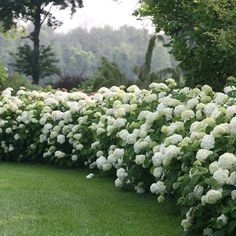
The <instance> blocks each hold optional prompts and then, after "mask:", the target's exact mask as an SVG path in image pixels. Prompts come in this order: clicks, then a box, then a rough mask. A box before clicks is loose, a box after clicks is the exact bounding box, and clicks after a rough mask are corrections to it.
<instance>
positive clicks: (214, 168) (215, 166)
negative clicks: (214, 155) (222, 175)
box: [209, 161, 220, 175]
mask: <svg viewBox="0 0 236 236" xmlns="http://www.w3.org/2000/svg"><path fill="white" fill-rule="evenodd" d="M219 169H220V167H219V165H218V162H217V161H214V162H212V163H211V164H210V165H209V170H210V173H211V174H212V175H213V174H214V173H215V172H216V171H217V170H219Z"/></svg>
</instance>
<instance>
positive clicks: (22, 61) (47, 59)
mask: <svg viewBox="0 0 236 236" xmlns="http://www.w3.org/2000/svg"><path fill="white" fill-rule="evenodd" d="M33 53H34V52H33V50H32V49H31V47H30V46H29V45H27V44H25V45H24V46H21V47H19V48H18V52H17V53H16V56H15V59H16V63H15V66H16V71H17V72H21V73H24V74H25V75H27V76H30V75H32V74H33V71H32V69H33V65H32V64H33V63H32V58H33ZM57 63H58V59H57V58H56V56H55V54H54V53H53V52H52V49H51V46H48V47H45V46H43V45H42V46H40V48H39V65H38V67H39V79H42V78H44V77H48V76H51V75H53V74H60V69H59V68H58V67H57V66H56V64H57Z"/></svg>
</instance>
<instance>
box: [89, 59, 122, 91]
mask: <svg viewBox="0 0 236 236" xmlns="http://www.w3.org/2000/svg"><path fill="white" fill-rule="evenodd" d="M93 80H94V81H95V82H94V86H93V91H96V90H98V89H99V88H101V87H111V86H114V85H115V86H121V85H125V84H126V78H125V75H124V74H122V73H121V72H120V69H119V67H118V66H117V65H116V64H115V63H112V62H109V61H108V60H107V59H106V58H105V57H101V65H100V66H99V67H98V70H97V72H96V73H95V75H94V77H93Z"/></svg>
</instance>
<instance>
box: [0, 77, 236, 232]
mask: <svg viewBox="0 0 236 236" xmlns="http://www.w3.org/2000/svg"><path fill="white" fill-rule="evenodd" d="M175 86H176V83H175V81H173V80H172V79H169V80H166V83H165V84H164V83H159V84H158V83H152V84H151V85H150V90H145V89H139V88H138V87H137V86H135V85H133V86H130V87H129V88H127V90H125V89H124V88H119V87H115V86H114V87H111V88H110V89H108V88H101V89H99V90H98V92H97V93H96V94H94V95H92V96H87V95H86V94H84V93H81V92H71V93H68V92H63V91H53V92H43V91H41V92H39V91H27V90H25V89H23V88H22V89H21V90H19V91H18V92H17V93H16V95H12V90H11V89H10V88H8V89H6V90H5V91H3V92H2V96H1V97H0V142H1V143H0V157H1V159H2V160H18V161H20V160H35V161H42V162H54V163H59V164H61V165H70V166H79V165H85V166H88V167H89V168H90V169H94V168H97V169H100V170H101V171H110V172H111V173H116V177H117V178H116V180H115V185H116V186H117V187H122V188H129V189H134V190H135V191H137V193H143V192H145V191H151V192H152V193H154V194H156V195H157V198H158V201H159V202H162V201H163V200H165V199H167V198H168V197H170V196H174V197H175V198H176V200H177V203H178V205H180V206H181V207H180V208H181V209H182V213H183V215H184V216H185V218H184V219H183V221H182V224H181V225H182V226H183V227H184V230H185V231H190V232H191V231H196V232H198V233H201V234H203V235H213V234H214V232H216V233H217V232H220V233H221V232H223V233H222V235H230V234H231V233H232V232H233V231H234V230H235V228H236V224H235V222H236V221H235V220H236V189H235V187H236V156H235V153H236V102H235V99H234V98H232V97H229V96H228V95H227V94H226V93H215V92H214V91H212V89H211V88H210V87H209V86H206V85H205V86H203V87H202V88H201V89H199V88H194V89H191V88H188V87H185V88H182V89H176V88H175ZM92 176H93V175H92V174H91V176H90V175H89V176H88V177H87V178H91V177H92ZM217 235H218V234H217Z"/></svg>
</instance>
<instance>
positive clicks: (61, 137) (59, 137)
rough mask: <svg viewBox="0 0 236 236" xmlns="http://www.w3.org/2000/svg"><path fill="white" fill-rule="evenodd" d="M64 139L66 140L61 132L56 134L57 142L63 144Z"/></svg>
mask: <svg viewBox="0 0 236 236" xmlns="http://www.w3.org/2000/svg"><path fill="white" fill-rule="evenodd" d="M65 140H66V137H65V136H64V135H63V134H59V135H58V136H57V142H58V143H60V144H63V143H65Z"/></svg>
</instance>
